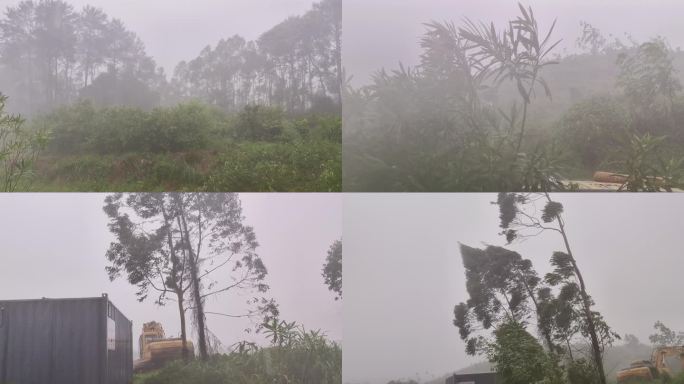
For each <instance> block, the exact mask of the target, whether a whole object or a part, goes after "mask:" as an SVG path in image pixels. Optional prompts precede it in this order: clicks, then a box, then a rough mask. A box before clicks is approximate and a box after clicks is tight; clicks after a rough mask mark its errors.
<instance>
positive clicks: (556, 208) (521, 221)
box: [496, 193, 619, 384]
mask: <svg viewBox="0 0 684 384" xmlns="http://www.w3.org/2000/svg"><path fill="white" fill-rule="evenodd" d="M537 201H542V202H545V204H544V207H543V209H542V210H541V215H538V216H535V214H534V213H532V212H530V211H529V210H526V208H531V209H534V210H535V212H536V205H535V203H536V202H537ZM496 203H497V204H498V206H499V218H500V220H501V224H500V226H501V228H502V232H501V234H502V235H504V236H506V239H507V241H508V242H509V243H510V242H513V241H515V240H516V239H518V238H521V237H529V236H535V235H536V234H539V233H540V232H541V231H553V232H556V233H558V234H559V235H560V236H561V238H562V240H563V246H564V249H565V251H564V252H555V253H554V256H553V257H552V260H551V262H552V264H553V265H554V267H555V271H554V274H553V275H551V276H550V279H549V277H547V280H550V281H551V282H557V283H561V282H566V285H565V286H564V287H568V288H567V289H576V292H577V298H578V300H579V301H580V307H581V314H582V321H583V324H584V326H585V329H584V332H585V334H586V335H587V337H588V338H589V340H590V344H591V351H592V357H593V362H594V364H595V365H596V369H597V371H598V374H599V379H600V381H601V383H602V384H605V383H606V374H605V370H604V367H603V345H602V344H603V341H604V340H605V341H606V342H610V336H611V335H614V334H611V333H610V331H609V328H608V327H607V324H606V323H605V322H604V321H603V319H602V317H601V316H600V314H599V313H598V312H596V311H594V310H593V309H592V307H593V306H594V301H593V300H592V298H591V296H590V295H589V293H588V291H587V286H586V283H585V281H584V277H583V275H582V273H581V271H580V269H579V266H578V264H577V261H576V259H575V256H574V254H573V253H572V249H571V247H570V241H569V237H568V233H567V230H566V227H565V221H564V220H563V205H562V204H561V203H559V202H557V201H554V200H553V199H551V196H550V195H549V194H548V193H541V194H521V193H499V195H498V199H497V202H496ZM569 280H572V282H574V283H575V285H567V284H568V281H569ZM604 325H605V327H604ZM602 332H603V333H604V334H606V332H607V335H608V337H601V333H602ZM618 337H619V336H618Z"/></svg>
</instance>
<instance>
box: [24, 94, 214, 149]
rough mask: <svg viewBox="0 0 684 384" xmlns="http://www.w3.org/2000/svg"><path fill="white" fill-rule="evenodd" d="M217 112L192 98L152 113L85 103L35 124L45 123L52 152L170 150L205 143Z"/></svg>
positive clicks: (60, 111)
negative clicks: (50, 132) (99, 107)
mask: <svg viewBox="0 0 684 384" xmlns="http://www.w3.org/2000/svg"><path fill="white" fill-rule="evenodd" d="M218 117H219V116H218V115H217V114H216V113H214V112H212V111H211V110H210V109H209V108H207V107H205V106H203V105H201V104H196V103H191V104H180V105H178V106H176V107H173V108H157V109H155V110H153V111H152V112H145V111H143V110H141V109H136V108H128V107H112V108H102V109H98V108H95V107H94V106H93V104H92V103H90V102H83V103H79V104H75V105H73V106H70V107H64V108H60V109H58V110H56V111H55V112H53V113H51V114H49V115H47V116H45V117H42V118H40V119H38V120H37V122H35V123H34V124H35V125H38V126H41V127H47V128H49V129H50V130H51V131H52V136H53V139H52V141H51V143H50V146H49V149H50V150H51V151H52V152H53V153H62V154H75V153H99V154H114V153H126V152H155V153H158V152H173V151H181V150H190V149H195V148H201V147H204V146H206V145H207V143H208V141H209V135H210V132H212V131H213V130H215V129H216V127H217V126H218V125H219V122H218V121H217V118H218Z"/></svg>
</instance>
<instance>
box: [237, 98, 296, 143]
mask: <svg viewBox="0 0 684 384" xmlns="http://www.w3.org/2000/svg"><path fill="white" fill-rule="evenodd" d="M283 118H284V116H283V111H282V110H281V109H279V108H270V107H264V106H259V105H248V106H246V107H245V108H244V109H243V110H242V111H241V112H240V114H238V118H237V120H238V121H237V124H236V125H235V136H236V137H237V138H238V139H241V140H249V141H273V140H275V139H276V138H278V137H280V135H281V134H282V133H283Z"/></svg>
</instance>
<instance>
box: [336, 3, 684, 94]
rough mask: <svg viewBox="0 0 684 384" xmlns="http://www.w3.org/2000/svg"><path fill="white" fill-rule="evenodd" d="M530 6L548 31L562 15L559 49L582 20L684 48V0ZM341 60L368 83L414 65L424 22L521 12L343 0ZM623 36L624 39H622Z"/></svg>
mask: <svg viewBox="0 0 684 384" xmlns="http://www.w3.org/2000/svg"><path fill="white" fill-rule="evenodd" d="M521 3H522V4H523V5H525V6H532V9H533V11H534V13H535V15H536V17H537V20H538V22H539V24H540V29H541V30H543V31H547V30H548V28H549V27H550V26H551V24H552V23H553V20H554V18H557V19H558V22H557V25H556V29H555V34H554V36H556V37H557V38H558V39H561V38H562V39H563V43H562V45H561V46H560V49H558V50H556V52H563V49H569V50H571V51H572V49H574V47H575V41H576V39H577V37H579V35H580V26H579V22H580V20H584V21H587V22H589V23H590V24H592V25H594V26H595V27H597V28H599V29H600V30H601V31H602V33H603V34H604V35H605V36H608V35H609V34H613V35H615V36H618V37H624V33H625V32H629V33H630V34H631V35H632V36H634V38H636V39H637V40H640V41H643V40H645V39H648V38H651V37H655V36H657V35H662V36H665V37H666V38H668V40H669V42H670V44H671V45H672V47H674V48H676V47H679V46H681V47H683V48H684V24H682V22H681V15H682V14H684V2H681V1H678V0H649V1H643V0H601V1H595V0H522V1H521ZM343 4H344V5H343V6H344V16H343V27H344V36H343V39H344V41H343V52H342V54H343V61H344V66H345V69H346V71H347V75H348V76H349V75H353V76H354V84H355V85H357V86H358V85H362V84H365V83H367V81H368V77H369V75H370V74H372V73H373V72H374V71H376V70H378V69H380V68H381V67H385V68H388V69H390V68H395V67H397V64H398V63H399V62H400V61H401V62H403V63H404V64H408V65H414V64H415V63H416V62H417V61H418V56H419V55H420V47H419V44H418V42H419V40H420V37H421V35H422V34H423V32H424V31H425V28H424V26H423V25H422V23H425V22H429V21H431V20H435V21H453V22H454V23H456V24H457V25H458V24H460V21H461V20H463V19H464V18H465V17H468V18H470V19H472V20H474V21H480V20H481V21H486V22H488V23H489V22H491V21H493V22H494V23H495V25H497V26H502V25H503V26H506V21H508V20H510V19H513V18H515V17H516V16H517V15H518V14H519V10H518V5H517V4H518V1H517V0H372V1H368V0H344V1H343ZM623 40H624V39H623Z"/></svg>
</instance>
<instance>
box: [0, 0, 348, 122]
mask: <svg viewBox="0 0 684 384" xmlns="http://www.w3.org/2000/svg"><path fill="white" fill-rule="evenodd" d="M3 11H4V14H3V16H2V17H1V18H0V89H1V90H2V91H3V93H5V94H6V95H8V96H10V102H9V103H10V106H11V112H15V113H21V114H23V115H29V116H30V115H34V114H36V113H39V112H46V111H50V110H52V109H54V108H55V107H57V106H60V105H65V104H70V103H72V102H75V101H77V100H79V99H88V100H91V101H93V102H94V103H96V104H98V105H101V106H114V105H126V106H136V107H141V108H143V109H150V108H152V107H155V106H160V105H171V104H176V103H178V102H181V101H188V100H190V99H196V100H201V101H202V102H205V103H207V104H210V105H213V106H217V107H219V108H221V109H223V110H226V111H236V110H239V109H240V108H242V107H244V106H245V105H248V104H261V105H268V106H278V107H282V108H284V109H285V110H287V111H298V112H303V111H307V110H309V109H310V108H312V107H319V108H321V109H322V110H326V111H336V110H338V109H339V103H340V86H339V84H340V78H341V77H340V76H341V66H342V63H341V57H340V44H341V43H340V41H341V2H340V1H339V0H323V1H321V2H319V3H314V5H313V6H312V8H311V10H309V11H308V12H307V13H305V14H304V15H301V16H292V17H290V18H288V19H287V20H285V21H283V22H281V23H280V24H278V25H276V26H274V27H273V28H272V29H270V30H268V31H266V32H264V33H263V34H262V35H261V36H260V37H259V38H258V39H257V40H255V41H247V40H246V39H244V38H243V37H241V36H238V35H235V36H232V37H228V38H225V39H222V40H220V41H219V42H218V43H217V44H216V45H215V46H211V45H209V46H207V47H206V48H205V49H203V50H202V51H201V52H200V53H199V55H198V57H197V58H195V59H192V60H189V61H187V62H185V61H184V62H181V63H179V64H178V65H177V66H176V69H175V71H174V73H173V74H172V75H171V76H169V75H168V74H166V73H165V72H164V70H163V68H161V67H160V66H158V65H157V63H156V62H155V60H154V59H153V58H152V57H150V56H149V55H148V54H147V52H146V50H145V45H144V44H143V42H142V41H141V39H140V37H139V36H137V35H136V33H135V32H133V31H130V30H128V29H127V27H126V25H125V24H124V22H123V21H121V20H119V19H116V18H111V17H110V16H108V15H107V14H106V13H104V11H103V10H101V9H99V8H95V7H91V6H86V7H83V8H82V9H80V10H78V9H75V8H74V7H73V6H72V5H70V4H69V3H68V2H67V1H63V0H37V1H34V0H24V1H21V2H20V3H18V4H17V5H15V6H9V7H7V8H6V9H4V10H3Z"/></svg>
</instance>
